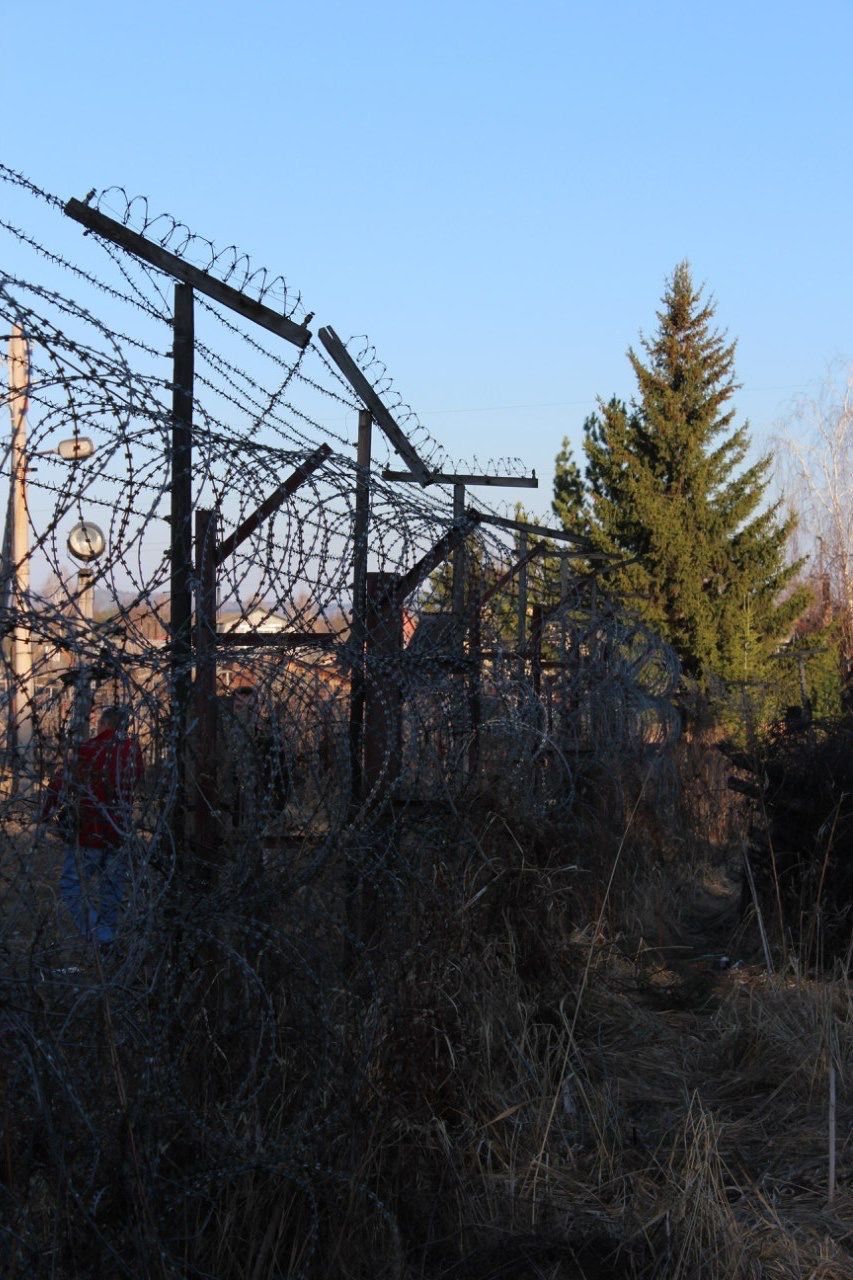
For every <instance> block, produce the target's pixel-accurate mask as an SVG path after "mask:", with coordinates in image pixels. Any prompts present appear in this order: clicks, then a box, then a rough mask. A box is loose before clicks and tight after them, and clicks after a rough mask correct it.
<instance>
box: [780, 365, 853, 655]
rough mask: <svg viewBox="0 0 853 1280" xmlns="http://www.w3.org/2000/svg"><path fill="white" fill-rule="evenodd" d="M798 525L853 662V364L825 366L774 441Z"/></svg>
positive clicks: (843, 645) (846, 652) (846, 653)
mask: <svg viewBox="0 0 853 1280" xmlns="http://www.w3.org/2000/svg"><path fill="white" fill-rule="evenodd" d="M779 444H780V446H781V460H782V462H783V467H784V470H785V471H786V472H787V476H786V478H787V480H788V482H789V485H790V489H791V494H792V497H793V500H794V504H795V506H796V507H797V510H798V513H799V518H800V527H801V529H802V530H803V532H804V533H805V535H806V537H807V538H808V539H809V540H810V541H811V543H812V545H813V554H814V556H815V567H816V570H817V576H818V578H819V579H820V580H821V583H822V584H828V588H829V593H830V599H831V601H832V606H833V612H834V613H835V614H836V616H837V617H839V619H840V622H841V635H842V657H843V659H844V662H845V665H846V668H847V670H848V672H849V670H850V667H851V664H853V365H848V366H844V367H841V368H838V367H833V368H831V369H830V371H829V373H828V375H827V377H826V379H825V380H824V382H823V383H822V384H821V386H820V388H819V389H818V391H817V393H816V394H815V395H813V396H804V397H802V398H801V399H800V400H798V401H797V402H796V404H795V405H794V409H793V412H792V414H791V416H790V419H789V421H788V423H787V427H786V430H785V432H784V434H783V435H782V436H781V438H780V440H779Z"/></svg>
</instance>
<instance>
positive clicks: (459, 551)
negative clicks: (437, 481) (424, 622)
mask: <svg viewBox="0 0 853 1280" xmlns="http://www.w3.org/2000/svg"><path fill="white" fill-rule="evenodd" d="M464 515H465V486H464V484H458V483H457V484H454V486H453V523H454V524H458V523H459V521H460V520H462V519H463V517H464ZM467 569H468V547H467V545H466V543H464V542H461V543H460V544H459V546H458V547H457V548H456V550H455V551H454V553H453V589H452V609H453V617H454V619H455V622H456V626H457V645H458V647H459V649H460V650H461V647H462V643H463V639H464V637H463V636H462V635H461V622H462V615H463V614H464V613H465V579H466V576H467Z"/></svg>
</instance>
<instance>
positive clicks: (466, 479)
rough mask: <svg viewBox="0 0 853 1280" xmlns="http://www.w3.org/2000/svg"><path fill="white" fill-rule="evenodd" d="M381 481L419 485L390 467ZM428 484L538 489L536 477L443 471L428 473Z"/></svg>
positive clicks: (415, 479)
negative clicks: (473, 474)
mask: <svg viewBox="0 0 853 1280" xmlns="http://www.w3.org/2000/svg"><path fill="white" fill-rule="evenodd" d="M382 479H383V480H394V481H396V482H397V483H399V484H414V483H418V484H419V483H420V481H419V480H418V477H417V476H415V475H412V473H411V471H394V470H392V468H391V467H385V469H384V470H383V472H382ZM430 484H453V485H457V484H463V485H467V486H471V485H473V486H478V485H486V486H488V487H490V488H505V489H538V488H539V481H538V479H537V477H536V475H535V474H534V475H530V476H482V475H476V476H469V475H456V474H455V473H453V474H450V473H445V472H443V471H433V472H431V473H430Z"/></svg>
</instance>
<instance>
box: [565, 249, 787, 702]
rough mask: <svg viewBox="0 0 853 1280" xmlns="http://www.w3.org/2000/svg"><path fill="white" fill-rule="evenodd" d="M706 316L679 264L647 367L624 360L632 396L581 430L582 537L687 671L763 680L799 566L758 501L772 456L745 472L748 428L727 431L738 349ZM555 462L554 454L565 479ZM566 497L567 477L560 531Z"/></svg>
mask: <svg viewBox="0 0 853 1280" xmlns="http://www.w3.org/2000/svg"><path fill="white" fill-rule="evenodd" d="M714 312H715V307H714V304H713V302H711V301H705V300H704V299H703V296H702V290H701V289H697V288H695V287H694V285H693V281H692V279H691V275H690V268H689V266H688V264H687V263H686V262H682V263H681V264H679V266H677V267H676V269H675V271H674V272H673V274H672V277H671V278H670V279H669V280H668V281H667V284H666V289H665V292H664V295H663V300H662V306H661V309H660V311H659V312H658V313H657V320H658V328H657V331H656V333H655V335H654V336H653V337H652V338H650V339H643V341H642V348H643V352H644V353H645V360H644V359H642V358H641V357H640V355H638V354H637V353H636V352H635V351H634V350H633V349H631V350H629V352H628V359H629V361H630V363H631V367H632V369H633V371H634V375H635V377H636V379H637V387H638V393H637V396H636V398H635V399H634V400H633V401H632V403H631V405H630V406H629V405H626V404H624V403H623V402H622V401H620V400H617V399H611V400H609V401H608V402H606V403H605V402H603V401H602V402H600V403H599V408H598V411H597V412H596V413H594V414H592V415H591V417H589V418H588V419H587V421H586V422H585V423H584V452H585V454H586V482H587V495H586V520H587V521H588V528H587V529H586V530H585V532H587V534H588V536H589V537H590V539H591V540H592V541H593V543H594V544H595V545H596V546H597V547H598V548H600V549H601V550H604V551H608V552H612V553H613V554H615V555H617V556H620V557H625V558H629V559H630V560H631V561H632V562H631V563H629V564H626V565H624V566H623V567H621V568H617V569H616V570H615V571H614V577H615V583H616V586H617V588H618V589H620V590H621V591H622V592H624V593H625V595H626V597H627V598H628V602H629V604H631V605H632V606H633V607H635V608H636V609H637V611H638V612H639V613H641V614H642V615H643V616H644V617H645V618H646V619H647V620H648V621H649V622H650V623H651V624H652V625H653V626H654V627H655V628H656V629H658V630H659V631H660V633H661V634H662V635H663V636H664V637H665V638H666V639H668V640H669V641H670V642H671V643H672V644H673V645H674V647H675V648H676V649H677V651H678V653H679V654H680V656H681V659H682V662H683V664H684V668H685V671H686V672H687V674H689V675H691V676H694V677H705V676H708V675H710V674H712V673H716V674H718V675H722V676H724V677H726V678H728V679H751V678H754V677H755V676H758V675H762V674H765V672H766V670H767V665H766V664H767V660H768V658H769V656H770V654H771V653H772V652H773V650H774V649H775V648H776V647H777V646H778V643H779V642H780V641H781V640H782V639H783V638H784V637H785V635H786V634H787V633H788V631H789V630H790V627H791V624H792V622H793V621H794V619H795V618H796V617H797V616H798V614H799V613H800V611H801V610H802V608H803V606H804V599H803V596H802V593H801V592H797V591H792V592H790V593H789V594H787V596H785V595H784V589H785V587H786V586H787V585H788V584H789V583H790V581H791V579H792V578H793V577H794V576H795V575H796V573H797V570H798V569H799V567H800V566H799V565H792V564H790V563H788V562H787V560H786V557H785V545H786V542H787V540H788V537H789V534H790V533H791V530H792V527H793V520H792V519H791V518H790V517H789V518H787V519H786V518H784V517H783V515H782V512H781V504H780V503H779V502H776V503H770V504H769V505H765V502H764V499H765V494H766V490H767V486H768V484H769V480H770V475H769V473H770V466H771V458H770V455H769V454H767V455H765V456H763V457H761V458H759V459H758V461H757V462H755V463H753V464H752V465H749V466H747V465H745V462H746V458H747V454H748V452H749V445H750V441H749V434H748V429H747V426H746V425H743V426H739V427H736V426H735V425H734V420H735V411H734V408H733V407H732V405H731V401H732V398H733V396H734V393H735V391H736V390H737V389H738V384H737V383H736V382H735V377H734V355H735V343H734V342H727V341H726V338H725V335H724V334H721V333H719V332H718V331H716V330H715V329H713V327H712V322H713V318H714ZM569 460H570V459H569ZM565 463H566V458H565V448H564V450H563V451H562V452H561V454H560V455H558V465H562V466H563V469H564V471H563V474H565ZM558 484H559V482H558ZM573 496H574V495H573V487H572V482H571V476H570V473H569V480H568V483H566V482H563V484H562V487H557V486H555V502H554V509H555V511H557V514H559V515H561V516H562V515H563V511H562V510H561V509H560V507H559V506H558V503H564V504H565V505H566V509H567V515H568V518H569V520H570V521H571V524H570V525H569V527H576V521H577V520H578V519H579V518H581V517H579V516H578V514H577V510H576V506H575V507H573V506H572V499H573ZM567 497H568V498H569V501H568V503H566V498H567Z"/></svg>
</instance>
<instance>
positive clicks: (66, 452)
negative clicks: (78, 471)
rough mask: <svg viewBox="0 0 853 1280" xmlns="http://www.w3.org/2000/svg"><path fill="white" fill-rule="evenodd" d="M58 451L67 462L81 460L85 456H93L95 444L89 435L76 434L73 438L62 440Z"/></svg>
mask: <svg viewBox="0 0 853 1280" xmlns="http://www.w3.org/2000/svg"><path fill="white" fill-rule="evenodd" d="M56 452H57V453H58V454H59V456H60V458H64V459H65V461H66V462H81V461H82V460H83V459H84V458H91V456H92V454H93V453H94V452H95V445H94V443H93V441H92V440H90V439H89V437H88V436H74V437H73V439H71V440H60V442H59V444H58V445H57V446H56Z"/></svg>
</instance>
